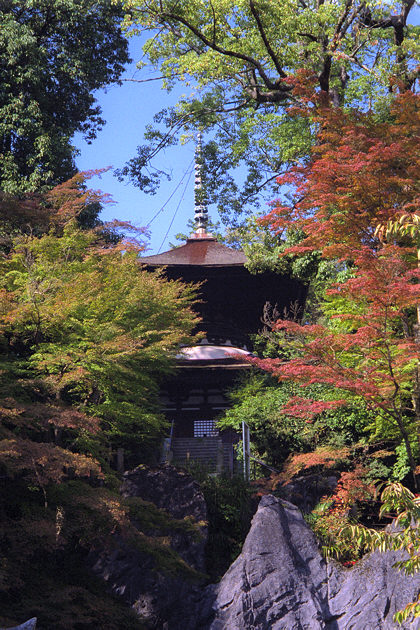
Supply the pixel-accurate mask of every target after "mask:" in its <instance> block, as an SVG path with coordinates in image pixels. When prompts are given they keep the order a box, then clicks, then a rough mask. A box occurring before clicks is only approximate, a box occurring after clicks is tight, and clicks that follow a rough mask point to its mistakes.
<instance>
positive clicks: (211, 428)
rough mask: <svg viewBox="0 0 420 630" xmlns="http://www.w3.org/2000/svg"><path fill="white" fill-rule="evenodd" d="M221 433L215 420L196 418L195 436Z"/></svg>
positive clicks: (210, 435)
mask: <svg viewBox="0 0 420 630" xmlns="http://www.w3.org/2000/svg"><path fill="white" fill-rule="evenodd" d="M215 435H219V431H218V430H217V428H216V423H215V421H214V420H194V437H212V436H215Z"/></svg>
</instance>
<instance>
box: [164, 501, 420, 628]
mask: <svg viewBox="0 0 420 630" xmlns="http://www.w3.org/2000/svg"><path fill="white" fill-rule="evenodd" d="M395 561H396V555H395V554H393V553H384V554H381V553H373V554H370V555H369V556H367V557H366V558H364V560H362V561H361V562H359V563H357V565H355V567H354V568H352V569H344V568H343V567H341V566H340V565H338V564H337V563H335V562H328V563H327V562H325V560H324V559H323V558H322V556H321V554H320V552H319V549H318V545H317V542H316V539H315V537H314V535H313V533H312V532H311V530H310V529H309V527H308V526H307V525H306V523H305V521H304V519H303V517H302V514H301V513H300V511H299V510H298V509H297V508H296V507H295V506H294V505H292V504H290V503H288V502H286V501H282V500H281V499H277V498H275V497H273V496H265V497H263V498H262V499H261V502H260V505H259V508H258V511H257V513H256V515H255V516H254V519H253V522H252V527H251V530H250V532H249V534H248V537H247V539H246V541H245V544H244V547H243V550H242V553H241V555H240V556H239V557H238V558H237V559H236V561H235V562H234V563H233V564H232V566H231V567H230V568H229V570H228V571H227V573H226V574H225V575H224V577H223V578H222V580H221V582H220V583H219V584H218V585H216V586H211V587H208V588H207V591H206V598H205V600H204V601H203V605H202V611H203V614H202V617H201V619H200V621H199V622H198V624H197V626H196V628H197V630H198V629H200V630H204V629H205V630H227V629H229V630H327V629H328V630H391V629H393V630H394V629H395V628H396V627H397V626H396V624H395V622H394V621H393V614H394V613H395V612H396V611H397V610H398V609H399V608H400V607H403V606H404V605H405V604H406V603H408V602H410V601H413V599H415V598H416V597H417V595H418V593H419V590H420V575H417V576H414V577H407V576H404V575H403V574H402V573H401V572H398V571H397V570H396V569H393V568H392V564H393V563H394V562H395ZM402 627H406V628H410V629H411V630H415V629H417V628H418V627H420V624H418V625H417V626H415V625H413V624H411V625H410V624H406V626H402ZM173 630H175V627H173Z"/></svg>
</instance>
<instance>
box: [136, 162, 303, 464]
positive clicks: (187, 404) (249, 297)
mask: <svg viewBox="0 0 420 630" xmlns="http://www.w3.org/2000/svg"><path fill="white" fill-rule="evenodd" d="M195 168H196V172H195V231H194V233H193V234H192V235H191V236H190V238H188V239H187V241H186V244H185V245H182V246H180V247H176V248H174V249H171V250H169V251H167V252H164V253H162V254H156V255H153V256H145V257H142V258H141V259H140V262H141V263H143V264H144V265H146V266H147V268H148V269H150V270H154V269H159V268H163V269H164V273H165V275H166V277H167V278H168V279H169V280H182V281H183V282H188V283H191V282H193V283H200V285H201V286H200V289H199V303H198V304H197V305H196V307H195V308H196V310H197V311H198V314H199V316H200V317H201V323H200V324H199V325H198V327H197V332H201V333H202V338H201V340H200V342H199V343H198V345H195V346H191V347H185V348H182V349H181V350H180V353H179V355H178V357H177V368H176V372H175V375H174V376H173V377H172V378H171V379H169V380H168V381H167V382H166V383H165V385H164V387H163V388H162V392H161V400H162V410H163V411H164V413H165V416H166V418H167V419H168V421H169V422H170V424H171V436H170V438H168V440H167V441H166V452H165V455H164V459H167V458H168V457H170V458H173V461H174V463H180V464H185V463H186V462H188V461H190V462H191V461H193V460H195V461H199V462H200V463H201V464H203V465H205V466H206V468H207V469H209V470H213V471H217V472H221V471H222V470H223V471H225V472H230V473H232V471H233V468H234V444H235V443H237V442H238V440H239V437H238V435H237V434H236V433H235V432H234V431H231V430H229V431H223V432H219V430H218V428H217V424H216V422H217V418H218V417H219V416H220V415H221V414H222V413H223V411H225V410H226V409H227V408H228V407H229V400H228V398H227V396H226V393H227V392H228V390H229V389H231V388H232V386H233V385H234V384H235V381H237V380H238V377H239V375H240V373H241V372H243V371H244V370H246V369H249V366H250V364H249V362H247V360H246V359H247V357H249V356H250V355H251V353H252V336H253V335H255V334H256V333H257V332H258V331H259V330H261V328H262V325H263V324H262V316H263V311H264V308H265V307H266V305H267V304H270V305H271V306H272V307H275V308H276V310H277V311H279V312H283V311H284V309H286V310H288V309H289V308H290V305H291V304H299V305H301V306H303V304H304V301H305V297H306V287H305V285H303V284H302V283H301V282H298V281H296V280H292V279H291V278H289V277H288V276H284V275H279V274H276V273H273V272H264V273H259V274H252V273H250V272H249V271H248V269H247V268H246V266H245V265H246V262H247V257H246V256H245V254H244V253H243V252H242V251H240V250H238V249H233V248H230V247H227V246H225V245H223V244H221V243H219V242H218V241H217V240H216V238H214V237H213V236H212V235H211V234H208V232H207V224H208V212H207V208H206V207H205V205H204V204H203V203H202V198H203V196H202V186H201V166H200V160H198V159H197V161H196V167H195Z"/></svg>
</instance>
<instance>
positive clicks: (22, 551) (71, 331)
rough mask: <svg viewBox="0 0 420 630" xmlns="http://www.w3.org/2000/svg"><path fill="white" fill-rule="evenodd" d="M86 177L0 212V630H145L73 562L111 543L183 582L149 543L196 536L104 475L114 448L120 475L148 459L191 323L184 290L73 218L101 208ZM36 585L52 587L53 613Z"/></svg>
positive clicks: (131, 243)
mask: <svg viewBox="0 0 420 630" xmlns="http://www.w3.org/2000/svg"><path fill="white" fill-rule="evenodd" d="M82 180H83V177H82V178H81V177H79V176H77V177H75V178H73V179H72V180H71V181H70V182H69V183H66V184H62V185H60V186H58V187H56V188H54V189H53V190H52V191H50V192H49V193H48V194H47V195H38V196H31V197H30V198H27V199H25V200H18V199H13V198H11V197H8V198H5V205H6V207H4V206H2V208H1V210H2V212H1V213H0V216H1V217H4V218H5V220H4V221H2V226H1V227H2V230H3V234H4V244H5V247H4V252H3V253H2V255H1V258H0V267H1V281H0V284H1V286H0V369H1V377H2V379H1V383H0V479H1V483H2V495H1V500H0V519H1V522H2V529H1V548H2V553H1V572H0V573H1V575H0V600H1V608H2V615H3V617H2V619H1V621H0V623H2V624H3V623H9V621H10V622H18V621H23V619H22V618H17V615H19V614H23V611H28V612H27V616H34V615H35V614H36V615H38V616H39V619H40V623H41V624H44V626H45V627H50V628H63V630H64V628H66V629H73V628H74V630H76V628H88V627H91V624H92V620H93V619H95V620H96V621H95V623H100V624H102V625H103V626H104V627H109V628H115V629H116V628H118V627H121V625H120V624H121V623H122V624H123V625H124V627H127V628H133V629H134V628H141V627H142V626H141V624H140V623H139V622H138V621H136V620H135V619H134V618H133V617H132V616H131V615H130V614H129V613H128V612H125V611H124V610H123V609H122V608H121V605H120V604H118V603H117V602H115V601H114V600H113V599H112V598H110V597H109V596H108V595H107V594H106V593H105V591H104V589H103V588H101V587H100V585H99V583H97V582H96V581H95V580H94V579H92V578H91V579H89V578H88V577H87V575H86V569H84V568H83V562H84V558H85V556H86V554H87V553H88V552H89V550H90V549H91V548H92V546H93V545H95V544H99V545H102V546H104V545H105V546H106V545H112V540H113V535H114V534H120V535H121V536H124V537H125V538H126V539H127V540H129V541H130V544H132V545H133V546H134V547H135V548H138V549H139V550H141V551H142V552H144V553H147V554H148V555H149V556H151V557H152V558H153V561H154V562H155V564H156V566H158V567H159V569H160V570H162V571H168V572H172V573H173V572H181V573H182V574H184V573H185V572H186V571H187V572H188V567H187V566H186V565H185V563H184V562H182V561H181V559H180V558H179V556H178V555H177V554H176V553H175V552H172V551H171V550H170V549H169V548H168V545H165V544H163V543H162V542H161V541H160V539H157V540H156V541H155V540H154V539H150V540H149V538H148V535H147V533H148V532H149V530H150V527H151V524H153V529H154V530H155V531H162V533H164V534H165V536H166V535H167V534H168V532H172V531H175V532H176V531H179V529H180V528H184V529H185V528H186V527H187V528H188V529H189V530H194V525H193V524H191V523H184V522H175V521H174V520H173V519H170V518H168V517H167V515H166V516H165V515H164V514H163V513H159V511H158V510H156V509H153V506H150V505H149V504H146V503H144V502H141V501H139V500H136V499H132V500H126V501H124V500H123V499H122V498H121V497H120V496H119V494H118V485H119V481H118V477H117V475H116V473H115V472H114V471H113V465H115V458H114V455H115V451H116V449H123V450H124V455H125V464H126V465H127V466H131V465H136V464H138V463H140V462H145V461H149V460H150V459H154V458H156V456H157V455H158V452H159V441H160V438H161V436H162V433H163V431H164V429H165V421H164V419H163V417H162V415H161V414H160V411H159V404H158V390H159V386H158V383H159V379H160V378H161V377H162V376H163V375H164V374H166V373H167V372H168V371H169V370H170V369H172V366H173V364H174V357H175V354H176V351H177V348H178V346H179V344H180V343H183V342H185V341H187V338H188V335H189V334H190V332H191V329H192V327H193V325H194V323H195V321H196V316H195V314H194V313H193V311H192V309H191V301H192V297H193V295H192V291H191V289H190V288H187V287H186V286H184V285H183V284H182V283H178V282H168V281H166V280H165V279H164V278H163V277H162V276H161V275H160V274H158V273H148V272H146V271H145V270H143V269H142V268H141V266H140V264H139V262H138V252H139V246H138V244H136V241H135V240H133V239H128V238H125V239H124V238H121V237H120V238H115V239H112V238H110V232H109V228H108V227H107V226H98V227H97V228H95V229H93V230H89V229H87V227H86V226H85V229H81V228H80V226H79V225H78V222H77V219H78V217H79V216H80V215H83V211H84V210H85V208H86V207H89V206H90V205H91V204H92V203H96V202H97V201H100V195H99V194H98V193H97V192H94V191H89V190H87V189H86V188H85V187H84V186H81V185H80V184H81V181H82ZM11 206H13V208H15V209H16V216H15V217H14V219H13V221H8V213H7V210H8V208H10V207H11ZM127 227H129V226H127ZM9 230H10V231H9ZM132 519H134V520H135V522H136V525H137V526H134V525H133V523H132ZM197 535H198V534H197ZM189 573H191V570H190V571H189ZM37 574H39V579H35V575H37ZM52 585H54V587H53V586H52ZM42 588H45V589H47V590H48V589H52V588H53V592H54V597H55V604H53V602H52V599H48V598H46V597H45V592H43V593H41V590H42ZM43 600H45V601H44V602H43ZM42 602H43V603H42ZM19 611H21V612H20V613H19ZM118 619H119V620H120V621H118Z"/></svg>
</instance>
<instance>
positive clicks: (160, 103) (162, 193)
mask: <svg viewBox="0 0 420 630" xmlns="http://www.w3.org/2000/svg"><path fill="white" fill-rule="evenodd" d="M130 52H131V57H132V58H133V59H134V60H136V61H138V60H139V59H140V58H141V56H142V50H141V42H140V39H139V38H132V39H131V40H130ZM152 76H156V72H153V71H151V70H148V69H146V68H143V69H142V70H141V71H140V70H137V69H136V65H135V62H133V63H132V64H131V65H130V66H129V67H128V68H127V71H126V73H125V75H124V77H125V78H127V79H131V78H134V79H136V78H137V79H147V78H149V77H152ZM184 91H185V89H181V88H179V89H177V90H176V89H174V90H173V91H172V92H171V93H170V94H168V93H167V92H166V91H165V90H163V89H161V82H160V81H151V82H147V83H134V82H126V81H125V82H123V85H122V86H118V85H113V86H110V87H108V88H107V89H106V90H101V91H100V92H98V93H97V94H96V98H97V100H98V102H99V104H100V105H101V107H102V110H103V118H104V119H105V120H106V121H107V124H106V125H105V126H104V128H103V129H102V131H100V132H99V134H98V137H97V138H96V139H95V140H94V141H93V142H92V144H90V145H88V144H87V143H86V142H85V141H84V140H83V137H82V134H78V135H76V136H75V138H74V144H75V146H76V147H77V148H78V149H79V151H80V155H79V157H78V159H77V160H76V164H77V167H78V168H79V170H81V171H83V170H89V169H98V168H106V167H108V166H112V167H113V168H121V167H122V166H123V165H124V164H125V163H126V162H127V161H128V160H129V159H130V158H132V157H133V156H134V155H135V153H136V148H137V146H138V145H139V144H142V143H143V133H144V130H145V126H146V125H147V124H148V123H151V122H152V118H153V115H154V114H155V113H157V112H158V111H160V110H161V109H162V108H164V107H167V106H169V105H174V104H175V103H176V102H177V100H178V97H179V96H180V95H181V94H182V93H183V92H184ZM193 159H194V146H193V144H192V143H189V144H186V145H184V146H181V147H178V148H172V149H171V150H170V151H168V152H167V153H161V154H160V155H159V156H158V161H157V162H156V165H157V166H159V167H160V168H163V169H164V170H167V171H170V172H171V174H172V180H171V181H170V182H167V181H166V180H163V183H162V186H161V187H160V189H159V191H158V192H157V194H156V195H146V194H144V193H143V192H141V191H140V190H139V189H138V188H136V187H135V186H133V185H132V184H129V183H121V182H118V180H117V178H116V177H115V176H113V174H112V170H110V171H109V172H107V173H105V174H103V175H102V176H101V178H98V177H95V178H92V179H91V180H90V181H89V183H88V185H89V187H91V188H100V189H101V190H103V192H106V193H109V194H111V196H112V197H113V199H114V201H115V202H116V203H115V205H112V206H107V207H106V208H105V210H104V212H103V213H102V216H101V218H102V219H103V220H105V221H108V220H111V219H114V218H117V219H120V220H124V221H131V222H132V223H134V224H135V225H137V226H145V225H147V224H148V223H149V221H150V220H151V219H152V217H153V216H154V215H155V214H156V213H159V214H158V216H157V217H156V218H155V219H154V221H153V222H152V224H151V225H150V231H151V239H150V250H149V253H156V252H157V251H158V250H159V248H161V251H165V250H167V249H169V243H170V242H174V240H175V239H174V235H175V234H177V233H178V232H185V231H186V224H187V221H188V219H189V218H190V217H193V215H194V174H192V175H191V177H190V178H189V182H188V183H187V179H188V175H187V174H186V172H187V170H188V167H189V166H190V165H191V162H192V161H193ZM181 180H182V181H181ZM179 182H181V184H180V186H179V187H178V189H177V190H176V192H175V193H174V194H173V197H172V198H171V199H170V200H169V201H168V198H169V197H170V195H171V194H172V193H173V192H174V189H175V188H176V187H177V185H178V183H179ZM166 202H167V204H166V206H165V207H164V208H163V206H164V204H165V203H166ZM178 206H179V207H178ZM177 207H178V210H177ZM162 208H163V209H162ZM175 213H176V215H175ZM174 215H175V218H174ZM213 218H216V217H213ZM171 222H172V226H171V228H170V230H169V233H168V236H167V238H166V239H165V241H164V242H163V239H164V237H165V234H166V232H167V230H168V228H169V226H170V224H171ZM162 242H163V244H162Z"/></svg>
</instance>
